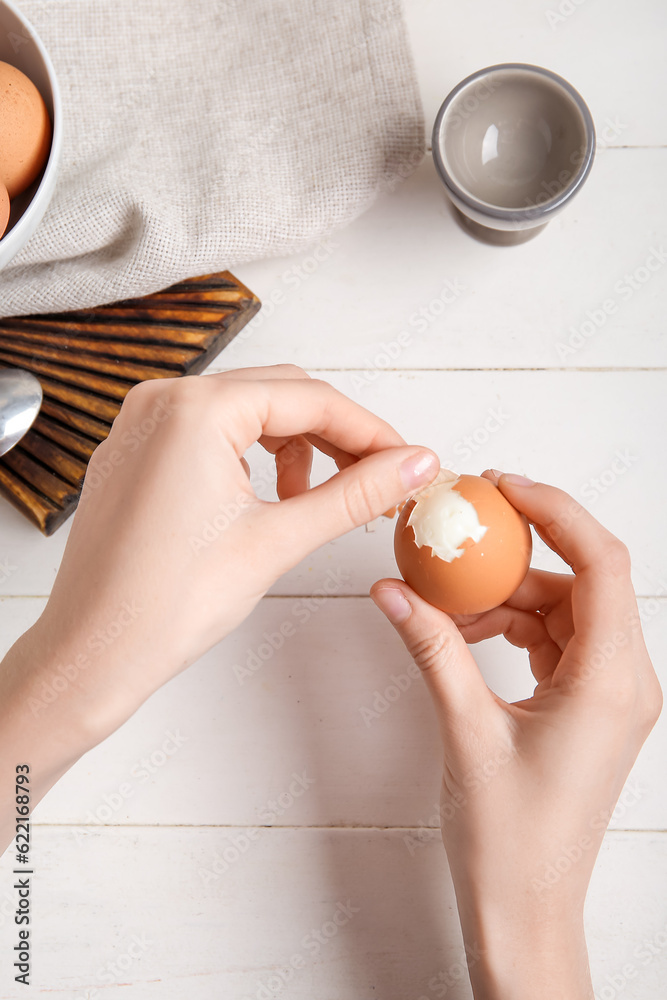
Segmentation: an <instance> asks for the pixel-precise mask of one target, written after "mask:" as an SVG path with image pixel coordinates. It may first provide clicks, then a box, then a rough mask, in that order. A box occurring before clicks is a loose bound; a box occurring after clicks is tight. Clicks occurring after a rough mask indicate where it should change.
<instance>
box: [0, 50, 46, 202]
mask: <svg viewBox="0 0 667 1000" xmlns="http://www.w3.org/2000/svg"><path fill="white" fill-rule="evenodd" d="M50 149H51V119H50V118H49V112H48V111H47V109H46V105H45V104H44V101H43V99H42V95H41V94H40V92H39V91H38V90H37V87H36V86H35V85H34V83H33V82H32V81H31V80H29V79H28V77H27V76H26V75H25V74H24V73H22V72H21V71H20V70H18V69H16V67H15V66H10V65H9V63H5V62H0V181H2V182H3V184H4V185H5V187H6V188H7V191H8V193H9V197H10V198H14V197H16V195H17V194H20V193H21V192H22V191H25V189H26V188H27V187H29V186H30V185H31V184H32V182H33V181H34V180H35V178H36V177H37V175H38V174H39V173H40V171H41V170H42V169H43V168H44V166H45V164H46V161H47V160H48V158H49V150H50Z"/></svg>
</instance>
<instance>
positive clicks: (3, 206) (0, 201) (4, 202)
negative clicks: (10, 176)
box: [0, 181, 9, 239]
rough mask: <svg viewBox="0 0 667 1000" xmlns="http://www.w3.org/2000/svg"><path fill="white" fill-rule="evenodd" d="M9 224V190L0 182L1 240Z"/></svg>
mask: <svg viewBox="0 0 667 1000" xmlns="http://www.w3.org/2000/svg"><path fill="white" fill-rule="evenodd" d="M8 222H9V195H8V194H7V188H6V187H5V185H4V184H3V183H2V181H0V239H2V234H3V233H4V231H5V229H6V228H7V223H8Z"/></svg>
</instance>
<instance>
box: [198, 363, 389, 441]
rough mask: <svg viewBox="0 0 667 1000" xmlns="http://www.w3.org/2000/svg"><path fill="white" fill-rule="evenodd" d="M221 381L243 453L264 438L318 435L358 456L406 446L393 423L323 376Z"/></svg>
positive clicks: (229, 428)
mask: <svg viewBox="0 0 667 1000" xmlns="http://www.w3.org/2000/svg"><path fill="white" fill-rule="evenodd" d="M207 378H208V379H210V380H211V382H213V381H214V380H216V379H218V376H217V375H209V376H207ZM219 384H220V387H221V388H222V387H223V386H224V391H223V392H221V393H220V397H219V407H220V411H221V413H222V412H224V414H225V435H226V437H227V438H228V440H229V441H230V443H231V444H232V446H233V447H234V449H235V451H236V454H237V455H238V456H239V457H241V456H242V455H243V454H244V453H245V451H246V450H247V449H248V448H249V447H250V445H251V444H253V443H254V442H255V441H259V440H260V439H261V438H262V437H264V436H268V437H271V438H292V437H295V436H296V435H299V434H304V435H308V436H313V437H314V438H317V439H320V440H321V442H322V443H324V444H326V445H329V446H332V447H333V448H334V449H336V450H337V451H342V452H345V453H347V454H348V455H353V456H356V457H357V458H364V457H365V456H367V455H372V454H374V453H375V452H378V451H382V450H384V449H385V448H396V447H400V446H402V445H404V444H405V442H404V440H403V438H402V437H401V436H400V434H399V433H398V431H396V430H394V428H393V427H392V426H391V425H390V424H388V423H387V422H386V421H384V420H382V419H381V418H380V417H378V416H376V415H375V414H373V413H371V412H370V411H369V410H366V409H364V407H363V406H360V405H359V404H358V403H355V402H354V401H353V400H351V399H348V397H347V396H344V395H343V394H342V393H340V392H338V391H337V390H336V389H334V387H333V386H331V385H329V384H328V383H327V382H323V381H320V380H319V379H303V378H297V379H262V380H258V381H245V380H238V381H237V380H235V379H234V378H233V377H232V376H230V373H229V372H225V373H223V375H222V377H221V378H220V382H219Z"/></svg>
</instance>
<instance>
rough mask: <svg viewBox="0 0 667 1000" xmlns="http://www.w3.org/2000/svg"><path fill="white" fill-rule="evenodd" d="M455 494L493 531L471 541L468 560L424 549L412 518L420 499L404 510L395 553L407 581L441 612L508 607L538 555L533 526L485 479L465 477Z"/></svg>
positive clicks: (466, 612)
mask: <svg viewBox="0 0 667 1000" xmlns="http://www.w3.org/2000/svg"><path fill="white" fill-rule="evenodd" d="M452 489H455V490H457V492H458V493H460V494H461V496H462V497H464V498H465V499H466V500H469V501H470V503H472V505H473V506H474V507H475V510H476V511H477V516H478V518H479V523H480V524H482V525H485V526H486V527H487V530H486V532H485V534H484V536H483V537H482V538H481V539H480V541H479V542H472V540H471V539H468V541H467V543H464V546H463V547H464V548H465V551H464V553H463V555H462V556H460V557H459V558H457V559H454V560H452V562H446V561H445V560H443V559H440V558H439V557H438V556H436V555H433V550H432V549H431V547H430V546H428V545H423V546H421V547H420V546H418V545H417V544H416V542H415V533H414V530H413V528H412V526H411V525H408V523H407V522H408V518H409V517H410V514H411V513H412V510H413V508H414V506H415V504H416V503H418V502H419V495H417V496H415V497H412V498H411V499H410V500H408V502H407V503H406V505H405V507H404V508H403V510H402V511H401V514H400V516H399V518H398V522H397V524H396V531H395V534H394V552H395V554H396V562H397V564H398V568H399V571H400V573H401V576H402V577H403V579H404V580H405V582H406V583H407V584H408V585H409V586H410V587H412V589H413V590H414V591H415V592H416V593H417V594H419V596H420V597H423V598H424V600H425V601H428V602H429V604H433V605H434V606H435V607H436V608H440V610H441V611H446V612H447V613H449V614H456V615H474V614H480V613H481V612H483V611H490V610H491V608H495V607H497V606H498V605H499V604H503V602H504V601H506V600H507V598H508V597H510V596H511V595H512V594H513V593H514V591H515V590H516V589H517V587H518V586H519V584H520V583H521V582H522V580H523V578H524V577H525V575H526V573H527V571H528V566H529V564H530V557H531V553H532V538H531V534H530V526H529V524H528V521H527V520H526V518H525V517H524V516H523V514H520V513H519V512H518V511H517V510H516V509H515V508H514V507H512V505H511V504H510V503H509V501H508V500H506V499H505V497H504V496H503V495H502V493H501V492H500V490H499V489H498V488H497V486H494V485H493V483H491V482H489V480H488V479H482V478H481V477H479V476H460V477H459V479H458V480H457V482H456V483H455V484H454V486H453V487H452Z"/></svg>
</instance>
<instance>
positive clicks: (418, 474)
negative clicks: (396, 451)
mask: <svg viewBox="0 0 667 1000" xmlns="http://www.w3.org/2000/svg"><path fill="white" fill-rule="evenodd" d="M400 471H401V480H402V482H403V485H404V486H405V488H406V490H414V489H416V488H417V487H418V486H425V485H426V484H427V483H430V482H431V481H432V480H433V479H435V477H436V475H437V474H438V472H439V471H440V460H439V459H438V458H437V457H436V456H435V455H434V454H433V452H430V451H426V452H424V451H419V452H417V454H416V455H411V456H410V458H406V459H405V461H404V462H403V463H402V465H401V470H400Z"/></svg>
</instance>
